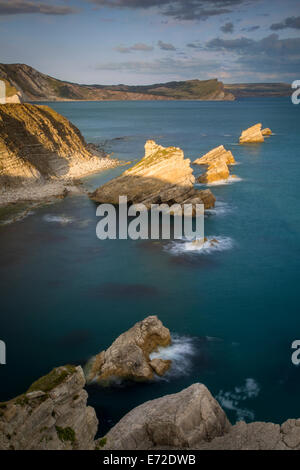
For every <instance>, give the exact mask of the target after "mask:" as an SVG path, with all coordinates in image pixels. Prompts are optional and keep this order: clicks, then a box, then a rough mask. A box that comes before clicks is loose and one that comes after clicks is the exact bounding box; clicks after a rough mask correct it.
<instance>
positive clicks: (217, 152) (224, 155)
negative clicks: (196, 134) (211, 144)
mask: <svg viewBox="0 0 300 470" xmlns="http://www.w3.org/2000/svg"><path fill="white" fill-rule="evenodd" d="M219 160H222V161H224V162H225V163H226V165H234V164H235V163H236V161H235V159H234V156H233V155H232V153H231V151H230V150H226V149H225V147H224V145H219V147H215V148H213V149H212V150H210V151H209V152H208V153H206V154H205V155H203V156H202V157H200V158H197V159H196V160H195V161H194V162H193V164H194V165H210V164H211V163H214V162H216V161H219Z"/></svg>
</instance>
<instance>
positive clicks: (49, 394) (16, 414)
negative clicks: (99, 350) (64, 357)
mask: <svg viewBox="0 0 300 470" xmlns="http://www.w3.org/2000/svg"><path fill="white" fill-rule="evenodd" d="M84 385H85V379H84V375H83V371H82V369H81V367H74V366H64V367H58V368H57V369H54V370H53V371H52V372H50V373H49V374H48V375H46V376H44V377H41V378H40V379H39V380H37V381H36V382H34V383H33V384H32V385H31V386H30V387H29V389H28V390H27V392H26V393H24V394H23V395H21V396H19V397H16V398H14V399H12V400H10V401H8V402H4V403H0V450H72V449H82V450H84V449H86V450H90V449H94V448H95V444H94V438H95V435H96V432H97V427H98V420H97V417H96V413H95V410H94V409H93V408H91V407H89V406H86V402H87V396H88V395H87V392H86V391H85V390H83V387H84Z"/></svg>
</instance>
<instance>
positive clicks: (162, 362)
mask: <svg viewBox="0 0 300 470" xmlns="http://www.w3.org/2000/svg"><path fill="white" fill-rule="evenodd" d="M149 364H150V366H151V367H152V369H153V370H154V372H155V373H156V374H157V375H159V376H160V377H162V376H163V375H164V374H165V373H166V372H167V371H168V370H169V369H170V367H171V364H172V361H170V360H169V359H159V358H158V357H156V358H154V359H152V360H151V361H150V363H149Z"/></svg>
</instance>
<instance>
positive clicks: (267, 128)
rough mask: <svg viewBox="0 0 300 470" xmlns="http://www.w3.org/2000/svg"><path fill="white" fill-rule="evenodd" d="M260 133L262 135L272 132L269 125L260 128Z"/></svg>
mask: <svg viewBox="0 0 300 470" xmlns="http://www.w3.org/2000/svg"><path fill="white" fill-rule="evenodd" d="M261 133H262V135H263V136H269V135H272V134H273V132H272V131H271V129H270V128H269V127H265V129H262V131H261Z"/></svg>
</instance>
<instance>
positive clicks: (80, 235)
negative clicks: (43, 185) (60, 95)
mask: <svg viewBox="0 0 300 470" xmlns="http://www.w3.org/2000/svg"><path fill="white" fill-rule="evenodd" d="M51 106H52V107H53V108H55V109H56V110H57V111H58V112H61V113H62V114H64V115H65V116H67V117H68V118H69V119H70V120H71V121H72V122H74V124H76V125H77V126H78V127H79V128H80V130H81V131H82V133H83V134H84V136H85V137H86V139H87V141H89V142H94V143H98V144H101V145H105V148H106V150H107V151H108V152H113V153H114V155H115V157H117V158H120V159H124V160H133V159H135V158H140V157H141V156H142V155H143V146H144V143H145V140H146V139H149V138H152V139H155V140H156V141H157V142H158V143H160V144H162V145H175V146H178V147H181V148H182V149H183V150H184V152H185V154H186V156H187V157H190V158H191V159H195V158H197V157H199V156H201V155H202V154H203V153H205V152H207V151H208V150H210V149H211V148H213V147H215V146H217V145H220V144H224V145H225V146H226V148H228V149H230V150H231V151H232V152H233V154H234V156H235V159H236V160H237V161H238V162H239V165H237V166H235V167H233V169H232V170H233V173H235V174H237V175H238V176H239V177H240V179H241V181H238V182H235V183H234V184H228V185H222V186H215V187H212V188H211V189H212V191H213V192H214V194H215V196H216V197H217V201H218V204H217V208H216V211H215V212H212V213H210V214H209V215H208V217H206V219H205V232H206V235H207V236H213V237H219V240H220V244H219V248H220V249H219V250H218V251H217V250H215V251H214V250H212V251H208V252H189V251H185V249H184V247H183V245H182V244H180V243H178V245H176V246H175V247H174V246H173V245H170V244H169V243H168V242H160V241H159V242H157V241H156V242H154V241H130V240H122V241H117V240H111V241H99V240H98V239H97V238H96V234H95V228H96V223H97V218H96V216H95V205H94V203H93V202H91V201H90V200H89V199H88V198H86V197H85V196H73V197H68V198H67V199H65V200H63V201H59V202H57V203H55V204H53V205H48V206H44V207H42V208H40V209H36V210H35V212H34V214H33V215H31V216H30V217H27V218H26V219H24V220H22V221H20V222H17V223H15V224H11V225H6V226H2V227H0V276H1V329H0V338H1V339H2V340H4V341H6V344H7V365H6V366H0V377H1V388H0V399H1V400H6V399H8V398H11V397H13V396H15V395H17V394H18V393H21V392H23V391H24V390H25V389H26V388H27V387H28V386H29V385H30V383H31V382H32V381H34V380H35V379H36V378H37V377H39V376H40V375H42V374H44V373H47V372H48V371H49V370H50V369H51V368H53V367H55V366H58V365H62V364H65V363H80V364H84V363H85V361H86V360H87V359H88V358H90V357H91V356H92V355H94V354H96V353H98V352H99V351H101V350H103V349H104V348H106V347H107V346H109V345H110V344H111V342H112V341H113V340H114V339H115V338H116V337H117V336H118V335H119V334H120V333H122V332H123V331H125V330H127V329H128V328H129V327H131V326H132V325H133V324H134V323H135V322H136V321H138V320H141V319H143V318H145V317H146V316H147V315H149V314H157V315H158V316H159V318H160V319H161V320H162V321H163V323H164V324H165V325H166V326H168V327H169V328H170V330H171V331H172V332H173V334H174V337H175V338H176V340H175V344H174V347H173V349H171V350H170V351H169V352H168V354H169V355H170V356H171V357H173V358H174V359H175V366H174V368H173V371H171V374H170V376H168V377H167V378H166V379H165V380H157V381H155V382H154V383H151V384H131V385H126V386H125V385H124V386H121V387H120V388H113V389H111V388H109V389H102V388H100V387H98V386H92V387H88V392H89V395H90V404H91V405H93V406H95V407H96V410H97V413H98V416H99V418H100V420H101V424H100V434H104V433H105V431H106V430H107V429H108V428H109V427H110V426H111V425H112V424H113V423H114V422H116V420H118V419H119V418H120V417H121V416H123V415H124V414H125V413H126V412H127V411H128V410H130V409H131V408H133V407H134V406H136V405H138V404H140V403H142V402H144V401H145V400H148V399H153V398H155V397H158V396H161V395H163V394H166V393H173V392H177V391H179V390H181V389H183V388H184V387H187V386H188V385H190V384H192V383H194V382H198V381H199V382H203V383H204V384H206V385H207V386H208V388H209V389H210V390H211V392H212V393H213V394H214V395H215V396H217V397H218V398H219V400H220V401H221V403H222V404H223V406H226V408H225V409H226V411H227V413H228V416H229V417H230V419H231V421H232V422H234V421H236V420H237V419H241V418H244V419H246V420H249V421H251V420H253V419H255V420H266V421H269V420H272V421H275V422H281V421H283V420H284V419H286V418H289V417H298V416H299V415H300V405H299V392H300V369H299V368H297V367H296V366H294V365H292V363H291V353H292V350H291V343H292V341H293V340H295V339H299V338H300V317H299V307H298V303H299V287H298V284H299V267H300V261H299V259H300V258H299V255H300V240H299V231H300V215H299V214H300V203H299V191H298V187H297V185H298V182H299V168H300V164H299V157H300V156H299V148H300V132H299V123H300V119H299V112H300V107H297V106H295V105H292V104H291V102H290V100H288V99H281V98H278V99H259V100H257V99H248V100H240V101H237V102H228V103H226V102H102V103H101V102H100V103H55V104H54V103H52V104H51ZM256 122H262V123H263V125H264V126H268V127H270V128H271V129H272V130H273V132H274V133H275V135H273V136H271V137H270V138H268V139H266V141H265V143H264V144H261V145H252V146H239V145H237V141H238V136H239V134H240V132H241V130H242V129H245V128H246V127H249V126H250V125H252V124H254V123H256ZM123 170H124V168H117V169H114V170H110V171H106V172H104V173H102V174H99V175H94V176H92V177H89V178H87V179H86V185H87V186H88V187H89V188H95V187H97V186H98V185H100V184H101V183H103V182H104V181H106V180H108V179H110V178H112V177H113V176H116V175H118V174H120V173H121V172H122V171H123Z"/></svg>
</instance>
